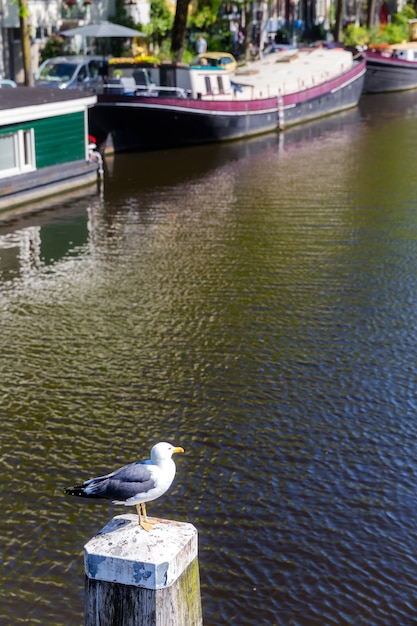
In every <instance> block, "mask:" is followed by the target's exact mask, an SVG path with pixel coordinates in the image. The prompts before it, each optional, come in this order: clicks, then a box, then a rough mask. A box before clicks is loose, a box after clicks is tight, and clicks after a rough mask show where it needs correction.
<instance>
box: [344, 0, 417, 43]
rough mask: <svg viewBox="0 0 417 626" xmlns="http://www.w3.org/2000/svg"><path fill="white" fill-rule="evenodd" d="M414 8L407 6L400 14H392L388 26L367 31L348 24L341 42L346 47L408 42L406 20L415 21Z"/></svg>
mask: <svg viewBox="0 0 417 626" xmlns="http://www.w3.org/2000/svg"><path fill="white" fill-rule="evenodd" d="M415 17H416V12H415V10H414V8H413V7H412V6H411V5H410V4H407V5H406V6H405V7H404V8H403V10H402V11H401V13H394V15H393V16H392V18H391V23H390V24H385V25H381V26H379V27H378V26H373V27H372V28H370V29H368V28H365V26H355V25H354V24H349V26H347V28H346V29H345V31H344V33H343V41H344V43H345V44H346V45H348V46H366V45H369V44H372V45H377V44H381V43H386V44H394V43H400V42H401V41H404V40H405V41H408V38H409V33H408V20H412V19H415Z"/></svg>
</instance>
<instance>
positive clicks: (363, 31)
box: [343, 24, 370, 46]
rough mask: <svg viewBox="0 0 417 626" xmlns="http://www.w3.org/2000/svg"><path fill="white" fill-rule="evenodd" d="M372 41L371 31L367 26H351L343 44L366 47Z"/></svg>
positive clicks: (346, 30)
mask: <svg viewBox="0 0 417 626" xmlns="http://www.w3.org/2000/svg"><path fill="white" fill-rule="evenodd" d="M369 40H370V31H369V30H368V29H367V28H365V26H355V24H349V25H348V26H347V27H346V29H345V31H344V33H343V43H345V44H346V45H347V46H366V45H367V44H368V43H369Z"/></svg>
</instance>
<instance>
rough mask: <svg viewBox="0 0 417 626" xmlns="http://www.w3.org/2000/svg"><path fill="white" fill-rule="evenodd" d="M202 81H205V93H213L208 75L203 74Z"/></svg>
mask: <svg viewBox="0 0 417 626" xmlns="http://www.w3.org/2000/svg"><path fill="white" fill-rule="evenodd" d="M204 81H205V83H206V93H213V90H212V88H211V81H210V76H204Z"/></svg>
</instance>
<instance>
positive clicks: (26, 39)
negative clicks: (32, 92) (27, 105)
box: [19, 0, 33, 87]
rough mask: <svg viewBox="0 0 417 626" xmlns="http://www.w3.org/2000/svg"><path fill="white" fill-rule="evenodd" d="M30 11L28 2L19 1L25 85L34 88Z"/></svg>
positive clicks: (25, 0)
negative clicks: (31, 60)
mask: <svg viewBox="0 0 417 626" xmlns="http://www.w3.org/2000/svg"><path fill="white" fill-rule="evenodd" d="M28 17H29V10H28V6H27V0H19V25H20V39H21V42H22V56H23V70H24V73H25V85H26V86H27V87H32V86H33V76H32V67H31V62H30V31H29V21H28Z"/></svg>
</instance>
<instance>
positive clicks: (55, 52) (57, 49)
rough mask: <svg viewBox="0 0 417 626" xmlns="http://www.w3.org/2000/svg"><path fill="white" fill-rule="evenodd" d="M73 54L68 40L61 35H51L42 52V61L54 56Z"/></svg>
mask: <svg viewBox="0 0 417 626" xmlns="http://www.w3.org/2000/svg"><path fill="white" fill-rule="evenodd" d="M68 54H72V52H70V51H69V48H68V41H67V40H66V39H64V37H60V36H59V35H55V34H53V35H51V36H50V37H49V39H48V40H47V42H46V44H45V46H44V47H43V48H42V50H41V53H40V61H41V62H43V61H46V59H51V58H52V57H59V56H61V55H68Z"/></svg>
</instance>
